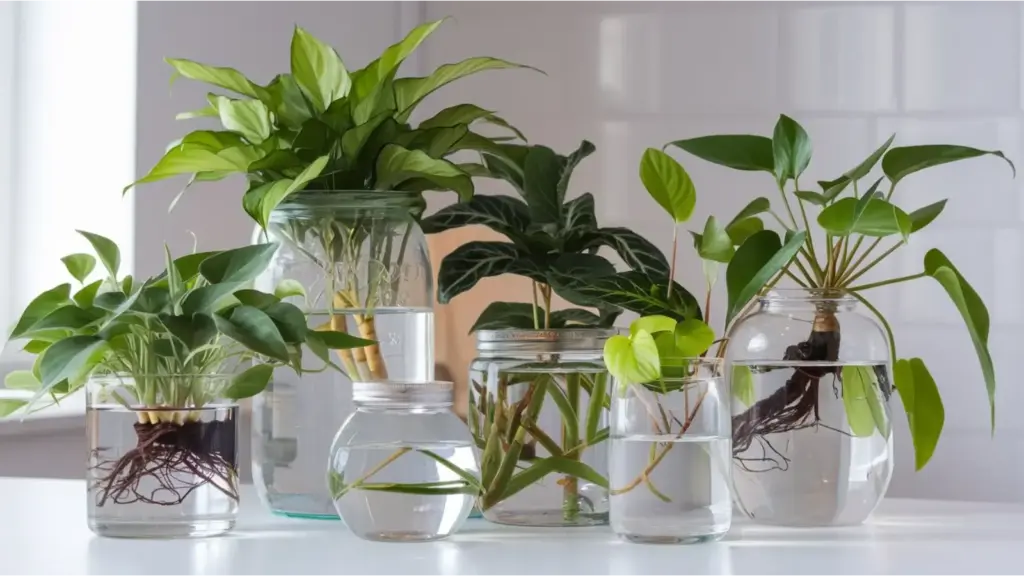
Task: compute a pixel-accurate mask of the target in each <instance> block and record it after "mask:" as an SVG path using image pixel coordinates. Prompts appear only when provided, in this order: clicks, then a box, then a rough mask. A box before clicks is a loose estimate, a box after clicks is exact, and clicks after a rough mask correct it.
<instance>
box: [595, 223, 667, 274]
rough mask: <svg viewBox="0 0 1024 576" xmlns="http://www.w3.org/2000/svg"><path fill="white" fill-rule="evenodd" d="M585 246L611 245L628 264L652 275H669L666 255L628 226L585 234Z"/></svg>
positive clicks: (634, 268) (602, 229)
mask: <svg viewBox="0 0 1024 576" xmlns="http://www.w3.org/2000/svg"><path fill="white" fill-rule="evenodd" d="M584 239H585V240H586V244H585V246H584V247H585V248H594V247H598V246H610V247H611V248H612V249H613V250H615V252H616V253H617V254H618V255H619V257H620V258H622V261H623V262H625V263H626V265H627V266H629V267H630V268H632V269H633V270H636V271H638V272H641V273H643V274H647V275H650V276H666V277H667V276H668V275H669V265H668V260H666V259H665V255H664V254H662V253H661V250H658V247H657V246H655V245H654V244H652V243H651V242H650V241H648V240H647V239H646V238H644V237H643V236H640V235H639V234H637V233H635V232H633V231H632V230H630V229H628V228H601V229H600V230H597V231H596V232H593V233H590V234H587V235H586V236H584Z"/></svg>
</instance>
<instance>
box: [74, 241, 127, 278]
mask: <svg viewBox="0 0 1024 576" xmlns="http://www.w3.org/2000/svg"><path fill="white" fill-rule="evenodd" d="M77 232H78V233H79V234H81V235H82V236H84V237H85V239H86V240H88V241H89V243H90V244H92V249H93V250H95V251H96V255H97V256H99V257H100V262H102V263H103V267H104V268H106V269H107V272H109V273H110V277H111V278H116V277H117V270H118V268H120V267H121V251H120V250H118V249H117V244H114V241H113V240H111V239H109V238H107V237H105V236H100V235H99V234H93V233H91V232H83V231H82V230H78V231H77Z"/></svg>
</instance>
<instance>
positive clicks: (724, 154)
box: [670, 134, 775, 172]
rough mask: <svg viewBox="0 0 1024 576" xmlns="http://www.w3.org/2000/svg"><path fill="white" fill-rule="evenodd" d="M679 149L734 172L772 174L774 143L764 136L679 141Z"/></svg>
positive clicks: (702, 137)
mask: <svg viewBox="0 0 1024 576" xmlns="http://www.w3.org/2000/svg"><path fill="white" fill-rule="evenodd" d="M670 146H677V147H679V148H682V149H683V150H685V151H687V152H689V153H690V154H693V155H694V156H696V157H698V158H702V159H704V160H707V161H708V162H713V163H715V164H719V165H721V166H727V167H729V168H733V169H735V170H752V171H764V172H773V171H774V170H775V161H774V160H773V154H772V141H771V139H769V138H765V137H764V136H751V135H746V134H727V135H721V136H701V137H699V138H691V139H689V140H677V141H675V142H672V143H671V144H670Z"/></svg>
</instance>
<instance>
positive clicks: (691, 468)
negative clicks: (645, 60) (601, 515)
mask: <svg viewBox="0 0 1024 576" xmlns="http://www.w3.org/2000/svg"><path fill="white" fill-rule="evenodd" d="M662 374H663V375H664V377H663V378H662V379H661V380H659V381H656V382H647V383H643V384H628V385H623V384H620V383H618V382H616V384H615V389H614V395H613V398H612V425H611V446H610V448H609V450H610V454H611V464H610V466H609V468H610V478H609V479H610V481H611V525H612V530H614V531H615V533H616V534H618V535H619V536H621V537H623V538H625V539H627V540H631V541H634V542H647V543H696V542H707V541H712V540H718V539H719V538H721V537H722V536H724V535H725V533H726V532H728V531H729V526H730V524H731V523H732V498H731V495H730V494H729V485H730V478H729V469H730V467H731V461H730V454H729V445H730V436H731V430H730V428H729V420H730V416H729V393H728V389H727V387H726V385H725V378H724V374H723V366H722V361H721V360H720V359H703V358H680V359H672V361H671V365H668V364H667V363H665V362H664V359H663V364H662Z"/></svg>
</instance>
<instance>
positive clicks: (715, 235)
mask: <svg viewBox="0 0 1024 576" xmlns="http://www.w3.org/2000/svg"><path fill="white" fill-rule="evenodd" d="M734 253H735V250H733V242H732V238H731V237H730V236H729V233H728V232H726V230H725V228H723V227H722V225H721V224H719V223H718V220H717V219H716V218H715V217H714V216H708V220H707V222H705V224H704V233H703V234H701V235H700V243H699V245H698V246H697V254H699V255H700V257H701V258H703V259H705V260H714V261H715V262H729V260H731V259H732V255H733V254H734Z"/></svg>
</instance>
